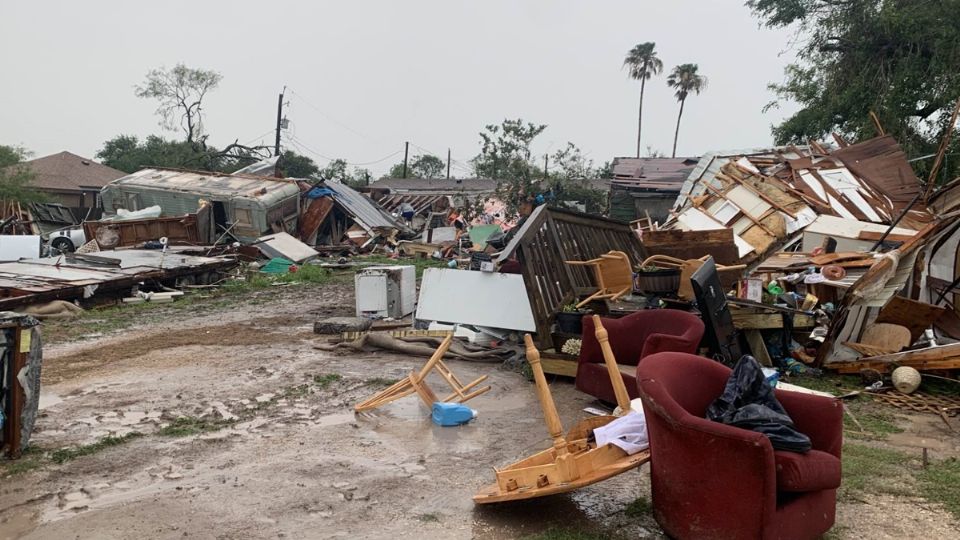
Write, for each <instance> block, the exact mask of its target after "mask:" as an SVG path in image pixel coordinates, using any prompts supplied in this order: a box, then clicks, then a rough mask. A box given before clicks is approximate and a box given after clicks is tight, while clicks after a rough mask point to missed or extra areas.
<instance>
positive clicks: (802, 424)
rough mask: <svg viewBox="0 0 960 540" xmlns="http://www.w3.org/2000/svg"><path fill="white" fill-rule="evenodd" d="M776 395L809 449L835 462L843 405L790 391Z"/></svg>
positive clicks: (838, 455) (840, 438)
mask: <svg viewBox="0 0 960 540" xmlns="http://www.w3.org/2000/svg"><path fill="white" fill-rule="evenodd" d="M776 394H777V400H778V401H780V404H781V405H783V408H784V409H786V410H787V414H789V415H790V418H791V419H792V420H793V424H794V426H796V428H797V430H798V431H800V433H803V434H804V435H806V436H807V437H810V442H811V443H812V444H813V448H814V449H815V450H820V451H823V452H828V453H830V454H833V455H834V456H836V457H838V458H839V457H840V449H841V447H842V446H843V403H842V402H841V401H840V400H839V399H830V398H827V397H822V396H814V395H811V394H804V393H801V392H793V391H790V390H777V391H776Z"/></svg>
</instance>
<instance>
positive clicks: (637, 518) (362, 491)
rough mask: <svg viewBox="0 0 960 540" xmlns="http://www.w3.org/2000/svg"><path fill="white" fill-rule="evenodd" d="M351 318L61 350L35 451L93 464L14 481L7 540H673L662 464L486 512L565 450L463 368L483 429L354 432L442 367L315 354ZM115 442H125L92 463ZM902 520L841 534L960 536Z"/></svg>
mask: <svg viewBox="0 0 960 540" xmlns="http://www.w3.org/2000/svg"><path fill="white" fill-rule="evenodd" d="M352 304H353V297H352V286H350V285H341V284H333V285H330V284H328V285H324V286H301V287H297V288H276V289H271V290H267V291H260V292H256V293H253V294H251V295H249V296H248V297H243V298H242V299H237V300H236V301H235V302H231V303H229V304H228V305H225V306H222V307H219V308H217V309H206V308H203V307H202V306H198V307H197V309H196V311H193V312H189V311H187V310H183V309H180V310H175V311H164V309H163V308H157V309H158V311H157V312H155V313H152V314H149V315H148V314H145V313H144V314H141V315H138V317H142V321H141V322H138V323H137V324H136V325H134V326H132V327H129V328H126V329H124V330H121V331H118V332H114V333H110V334H108V335H104V336H98V337H93V338H90V339H84V340H80V341H74V342H71V343H60V344H54V345H51V346H49V347H47V349H46V350H45V364H44V374H43V381H44V391H43V400H42V413H41V417H40V418H39V419H38V423H37V431H36V433H35V434H34V438H33V444H34V445H36V446H38V447H40V448H43V449H46V450H47V451H49V450H52V449H63V448H67V449H71V448H73V449H76V448H85V449H87V450H88V451H85V452H81V453H85V454H87V455H73V454H69V453H67V454H62V453H61V454H57V453H53V455H54V456H58V455H59V456H60V457H61V458H63V459H61V460H60V461H62V463H57V462H56V461H55V460H54V461H44V462H43V463H42V464H41V465H40V466H39V467H38V468H37V469H35V470H32V471H29V472H25V473H21V474H18V475H15V476H12V477H9V478H7V479H3V480H0V538H17V537H24V538H68V537H71V538H74V537H75V538H184V537H189V538H216V539H226V538H398V537H400V538H481V539H486V538H489V539H500V538H518V537H523V536H526V535H530V534H536V533H539V532H542V531H545V530H548V529H551V528H555V527H562V528H563V529H565V530H583V531H587V532H594V533H598V534H601V535H612V534H616V535H618V536H623V537H625V538H626V537H632V538H637V537H640V538H659V537H661V533H660V532H659V530H658V529H657V527H656V524H655V522H654V521H653V520H652V518H651V517H650V515H649V513H648V512H647V513H644V512H636V511H632V512H629V514H630V515H628V512H627V511H626V509H627V507H628V505H629V504H630V503H631V502H633V501H635V500H636V499H637V498H638V497H647V499H648V500H649V481H648V478H649V476H648V475H649V469H648V468H647V467H646V466H644V467H643V468H642V469H640V470H639V471H632V472H630V473H627V474H625V475H622V476H621V477H618V478H615V479H613V480H610V481H607V482H604V483H602V484H600V485H596V486H592V487H588V488H586V489H583V490H581V491H579V492H577V493H575V494H572V495H566V496H557V497H552V498H549V499H546V500H540V501H532V502H529V503H525V504H522V505H516V506H494V507H479V508H478V507H475V506H474V505H473V503H472V502H471V499H470V497H471V496H472V495H473V493H474V492H475V491H476V490H477V489H478V488H479V487H480V486H482V485H484V484H486V483H489V482H491V481H492V480H493V467H494V466H498V465H503V464H506V463H509V462H511V461H514V460H516V459H518V458H520V457H521V456H525V455H528V454H530V453H532V452H533V451H535V450H539V449H542V448H545V447H546V446H547V445H548V441H547V433H546V429H545V428H544V426H543V422H542V420H541V414H540V412H539V407H538V404H537V402H536V397H535V394H534V391H533V387H532V386H531V385H530V383H528V382H527V381H526V380H525V379H524V378H523V377H522V376H521V375H519V374H517V373H514V372H510V371H505V370H502V369H499V367H498V366H496V365H491V364H482V363H468V362H459V361H454V362H451V366H452V368H453V369H454V370H455V371H456V372H457V373H459V374H462V375H463V378H473V377H476V376H479V375H480V374H487V375H489V377H490V381H489V382H490V384H491V385H492V386H493V390H492V391H491V392H490V393H488V394H486V395H484V396H481V397H480V398H477V399H476V400H475V401H473V402H471V405H473V406H474V407H475V408H476V409H478V410H479V411H480V416H479V418H478V419H477V420H476V421H474V422H472V423H471V424H469V425H467V426H463V427H459V428H441V427H438V426H435V425H433V424H432V423H431V422H430V421H429V419H428V418H427V415H426V414H425V412H424V410H421V408H420V405H419V403H418V401H417V400H416V399H414V398H412V397H411V398H408V399H405V400H402V401H398V402H395V403H393V404H391V405H389V406H387V407H385V408H383V409H381V410H377V411H374V412H372V413H369V414H363V415H354V413H353V412H352V405H353V404H354V403H356V402H357V401H359V400H361V399H362V398H365V397H367V396H369V395H371V394H373V393H374V392H376V391H377V390H380V389H382V388H384V387H385V385H387V384H389V382H390V381H391V380H395V379H397V378H399V377H402V376H404V375H406V374H407V373H409V372H410V370H412V369H413V368H415V367H417V366H419V365H420V364H421V363H422V362H423V359H419V358H406V357H401V356H397V355H391V354H385V353H371V354H355V353H350V354H349V355H347V354H346V353H344V354H337V353H330V352H324V351H319V350H317V349H314V347H313V345H314V344H315V343H316V337H315V335H314V334H313V333H312V331H311V326H312V323H313V321H314V320H315V318H316V317H317V315H318V314H323V315H333V314H341V315H349V314H351V312H352V310H353V308H352ZM138 321H140V319H138ZM52 330H56V327H51V331H52ZM51 337H53V336H51ZM434 384H436V385H439V384H440V383H438V382H435V383H434ZM553 390H554V395H555V397H556V401H557V404H558V408H559V410H560V414H561V417H562V418H564V420H565V422H566V423H567V425H570V424H572V422H573V421H574V420H576V419H579V418H582V417H584V416H586V415H585V413H583V412H581V409H582V408H583V407H584V406H586V405H588V404H591V403H592V400H591V399H589V398H587V397H586V396H585V395H583V394H581V393H579V392H576V391H575V390H574V389H573V387H572V385H571V384H569V383H568V382H557V383H555V384H554V385H553ZM130 434H133V435H130ZM107 436H112V437H114V438H113V439H109V440H111V441H114V442H117V443H118V444H115V445H113V446H107V445H98V446H89V445H95V444H97V443H98V441H101V442H102V441H103V440H104V439H103V438H104V437H107ZM85 445H86V446H85ZM101 446H102V447H101ZM74 454H76V452H75V453H74ZM25 459H26V458H25ZM890 504H891V503H890V502H889V501H871V500H866V501H863V502H862V503H856V504H847V505H842V506H841V509H840V516H841V522H842V523H841V525H842V526H843V527H844V529H842V530H847V531H850V532H851V533H854V532H855V534H852V536H851V537H863V535H867V536H870V537H873V538H880V537H903V536H902V535H897V534H896V533H897V531H909V530H913V531H917V532H919V531H924V533H926V534H928V535H932V536H933V537H945V536H943V535H946V536H949V535H950V534H952V533H953V529H952V527H953V525H952V524H953V523H954V522H952V521H951V518H950V516H949V514H946V513H945V511H943V510H942V509H939V508H926V509H925V510H924V512H919V513H918V512H916V511H915V510H916V509H915V507H914V508H909V507H906V508H908V509H909V510H910V512H909V515H906V516H905V515H899V516H893V515H892V514H896V512H894V511H893V510H892V509H891V507H890ZM892 504H893V506H894V508H901V509H902V508H905V507H904V506H903V503H902V501H894V502H893V503H892ZM898 505H899V506H898ZM864 515H866V516H868V519H862V516H864ZM915 527H920V528H915ZM891 532H893V533H894V535H893V536H891V535H890V534H889V533H891Z"/></svg>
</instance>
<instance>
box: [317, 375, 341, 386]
mask: <svg viewBox="0 0 960 540" xmlns="http://www.w3.org/2000/svg"><path fill="white" fill-rule="evenodd" d="M341 379H343V375H340V374H339V373H323V374H321V375H314V376H313V384H315V385H317V386H319V387H320V388H326V387H328V386H330V385H331V384H333V383H335V382H337V381H339V380H341Z"/></svg>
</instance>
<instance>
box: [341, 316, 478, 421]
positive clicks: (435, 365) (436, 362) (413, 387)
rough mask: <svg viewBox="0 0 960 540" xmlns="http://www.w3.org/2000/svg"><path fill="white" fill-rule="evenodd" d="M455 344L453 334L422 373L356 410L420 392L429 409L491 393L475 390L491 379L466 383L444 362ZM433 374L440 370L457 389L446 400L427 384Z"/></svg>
mask: <svg viewBox="0 0 960 540" xmlns="http://www.w3.org/2000/svg"><path fill="white" fill-rule="evenodd" d="M452 342H453V334H449V335H448V336H447V338H446V339H445V340H443V343H441V344H440V347H439V348H438V349H437V350H436V352H434V353H433V356H431V357H430V359H429V360H427V363H426V364H424V366H423V368H422V369H421V370H420V371H419V372H413V373H410V375H408V376H407V377H406V378H404V379H402V380H400V381H398V382H397V383H395V384H393V385H392V386H390V388H387V389H386V390H384V391H382V392H379V393H377V394H376V395H374V396H373V397H371V398H369V399H367V400H365V401H363V402H361V403H358V404H357V405H356V406H355V407H354V410H355V411H357V412H363V411H368V410H371V409H376V408H377V407H382V406H383V405H386V404H387V403H390V402H391V401H396V400H398V399H400V398H403V397H406V396H409V395H410V394H413V393H416V394H417V395H418V396H420V400H421V401H423V403H424V405H426V406H427V408H431V407H433V404H434V403H436V402H438V401H442V402H444V403H449V402H450V401H456V402H457V403H464V402H466V401H468V400H470V399H473V398H475V397H477V396H479V395H480V394H483V393H485V392H488V391H489V390H490V387H489V386H485V387H483V388H480V389H478V390H474V388H475V387H476V386H477V385H479V384H480V383H482V382H483V381H485V380H486V379H487V376H486V375H483V376H482V377H479V378H477V379H476V380H474V381H473V382H471V383H468V384H463V383H462V382H460V379H458V378H457V376H456V375H454V373H453V372H452V371H450V368H448V367H447V365H446V364H444V363H443V360H441V359H442V358H443V354H444V353H445V352H446V351H447V349H448V348H449V347H450V343H452ZM431 371H436V372H437V373H438V374H439V375H440V376H441V377H443V379H444V380H446V381H447V384H449V385H450V387H451V388H452V389H453V393H451V394H450V395H448V396H446V397H445V398H443V399H439V398H437V395H436V394H434V393H433V390H431V389H430V387H429V386H427V384H426V378H427V375H429V374H430V372H431Z"/></svg>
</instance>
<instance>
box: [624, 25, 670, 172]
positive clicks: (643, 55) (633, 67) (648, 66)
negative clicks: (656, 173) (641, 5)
mask: <svg viewBox="0 0 960 540" xmlns="http://www.w3.org/2000/svg"><path fill="white" fill-rule="evenodd" d="M656 46H657V44H656V43H654V42H652V41H648V42H646V43H640V44H638V45H636V46H635V47H634V48H632V49H630V51H629V52H628V53H627V56H626V58H624V59H623V67H625V68H627V69H628V73H629V75H630V78H631V79H634V80H638V81H640V112H638V113H637V157H640V132H641V130H642V128H643V90H644V88H645V87H646V85H647V81H648V80H649V79H650V77H652V76H654V75H658V74H659V73H660V72H661V71H662V70H663V62H661V61H660V59H659V58H657V52H656V51H655V50H654V49H655V48H656Z"/></svg>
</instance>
